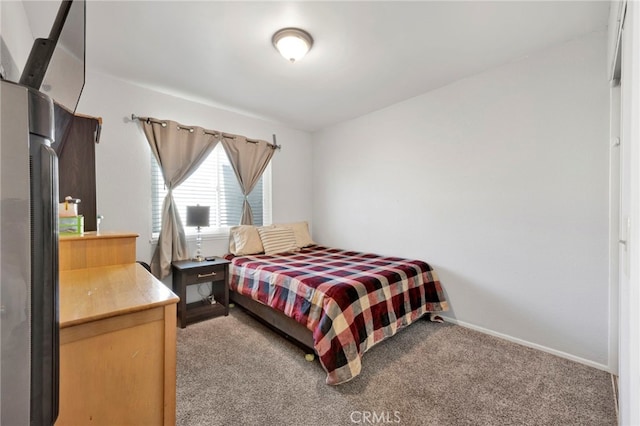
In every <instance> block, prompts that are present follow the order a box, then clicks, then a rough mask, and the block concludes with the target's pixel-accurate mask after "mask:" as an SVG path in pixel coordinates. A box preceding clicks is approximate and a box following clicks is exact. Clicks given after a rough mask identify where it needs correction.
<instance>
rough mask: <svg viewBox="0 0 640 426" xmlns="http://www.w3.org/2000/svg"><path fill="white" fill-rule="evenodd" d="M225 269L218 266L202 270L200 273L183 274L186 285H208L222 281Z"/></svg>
mask: <svg viewBox="0 0 640 426" xmlns="http://www.w3.org/2000/svg"><path fill="white" fill-rule="evenodd" d="M225 269H226V268H225V267H224V266H220V267H217V268H215V269H214V270H211V268H208V269H203V270H201V271H189V272H187V273H186V274H185V276H186V280H187V283H188V284H198V283H208V282H212V281H224V280H225V279H226V276H225Z"/></svg>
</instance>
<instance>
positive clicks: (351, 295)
mask: <svg viewBox="0 0 640 426" xmlns="http://www.w3.org/2000/svg"><path fill="white" fill-rule="evenodd" d="M230 258H231V261H232V263H231V265H230V272H231V279H230V286H231V289H232V290H234V291H236V292H238V293H240V294H243V295H245V296H249V297H251V298H252V299H254V300H257V301H259V302H261V303H263V304H265V305H268V306H271V307H272V308H274V309H277V310H279V311H282V312H284V313H285V314H286V315H287V316H289V317H291V318H293V319H295V320H296V321H298V322H299V323H301V324H303V325H305V326H306V327H307V328H308V329H309V330H311V331H312V332H313V342H314V348H315V350H316V352H317V354H318V357H319V359H320V363H321V364H322V366H323V368H324V369H325V370H326V371H327V380H326V381H327V383H328V384H332V385H337V384H340V383H344V382H347V381H349V380H351V379H352V378H354V377H355V376H357V375H358V374H359V373H360V369H361V358H362V355H363V354H364V353H365V351H367V350H368V349H369V348H371V347H372V346H373V345H375V344H376V343H378V342H380V341H382V340H384V339H385V338H387V337H390V336H392V335H394V334H395V333H396V332H397V331H398V330H399V329H400V328H402V327H404V326H407V325H409V324H411V323H412V322H413V321H415V320H416V319H418V318H420V317H421V316H422V315H424V314H425V313H427V312H438V311H444V310H447V309H448V306H447V302H446V301H445V298H444V294H443V292H442V288H441V286H440V282H439V281H438V277H437V275H436V273H435V271H434V270H433V269H432V268H431V267H430V266H429V265H428V264H427V263H425V262H422V261H418V260H408V259H400V258H397V257H384V256H378V255H374V254H366V253H357V252H353V251H345V250H340V249H335V248H328V247H322V246H311V247H307V248H304V249H302V250H301V251H299V252H295V253H281V254H278V255H271V256H268V255H253V256H241V257H232V256H231V257H230Z"/></svg>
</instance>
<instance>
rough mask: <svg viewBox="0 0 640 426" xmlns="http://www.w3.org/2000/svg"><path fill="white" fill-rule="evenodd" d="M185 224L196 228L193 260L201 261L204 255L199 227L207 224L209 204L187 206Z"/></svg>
mask: <svg viewBox="0 0 640 426" xmlns="http://www.w3.org/2000/svg"><path fill="white" fill-rule="evenodd" d="M187 226H195V227H197V228H198V231H197V234H196V247H197V249H196V256H195V257H194V258H193V260H195V261H197V262H202V261H203V260H204V257H203V256H202V253H201V251H200V250H201V248H202V235H201V234H200V227H202V226H209V206H201V205H197V206H187Z"/></svg>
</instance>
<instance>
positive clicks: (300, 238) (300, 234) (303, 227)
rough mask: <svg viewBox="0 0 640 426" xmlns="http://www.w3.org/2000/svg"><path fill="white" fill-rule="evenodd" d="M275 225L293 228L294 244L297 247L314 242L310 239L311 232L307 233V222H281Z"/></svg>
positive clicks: (310, 244)
mask: <svg viewBox="0 0 640 426" xmlns="http://www.w3.org/2000/svg"><path fill="white" fill-rule="evenodd" d="M276 226H286V227H288V228H291V229H293V234H294V235H295V237H296V245H297V246H298V247H299V248H303V247H307V246H312V245H314V244H315V242H313V240H312V239H311V234H310V233H309V224H308V223H307V222H292V223H282V224H278V225H276Z"/></svg>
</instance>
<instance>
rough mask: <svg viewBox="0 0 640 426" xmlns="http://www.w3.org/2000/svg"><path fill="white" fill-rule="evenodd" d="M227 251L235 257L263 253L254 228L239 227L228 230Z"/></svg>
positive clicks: (258, 236) (247, 226) (248, 226)
mask: <svg viewBox="0 0 640 426" xmlns="http://www.w3.org/2000/svg"><path fill="white" fill-rule="evenodd" d="M229 251H230V252H231V253H232V254H234V255H236V256H246V255H248V254H258V253H262V252H264V247H263V246H262V240H260V234H258V230H257V228H256V227H255V226H252V225H239V226H234V227H233V228H231V229H230V230H229Z"/></svg>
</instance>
